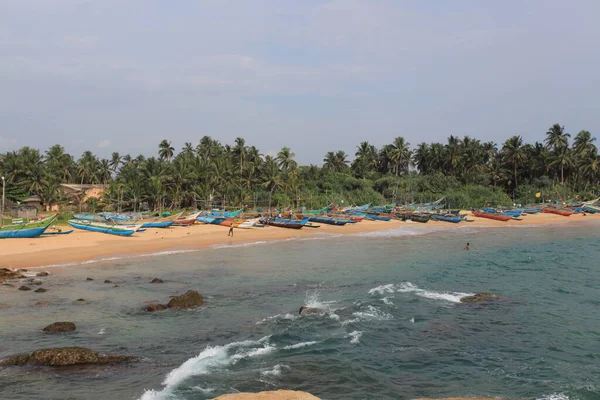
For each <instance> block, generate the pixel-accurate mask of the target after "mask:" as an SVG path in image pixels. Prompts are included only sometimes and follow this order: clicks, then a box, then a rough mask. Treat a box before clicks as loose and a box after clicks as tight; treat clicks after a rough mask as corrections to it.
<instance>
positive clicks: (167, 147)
mask: <svg viewBox="0 0 600 400" xmlns="http://www.w3.org/2000/svg"><path fill="white" fill-rule="evenodd" d="M173 154H175V149H174V148H173V146H171V142H168V141H167V139H163V140H162V142H160V144H159V145H158V156H159V157H160V159H161V160H163V161H167V162H168V161H170V160H171V158H173Z"/></svg>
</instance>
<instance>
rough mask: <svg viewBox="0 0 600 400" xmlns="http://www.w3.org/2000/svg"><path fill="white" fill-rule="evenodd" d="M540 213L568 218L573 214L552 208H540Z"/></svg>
mask: <svg viewBox="0 0 600 400" xmlns="http://www.w3.org/2000/svg"><path fill="white" fill-rule="evenodd" d="M542 211H543V212H545V213H549V214H557V215H562V216H563V217H568V216H570V215H572V214H575V213H574V212H573V211H568V210H561V209H559V208H552V207H544V208H542Z"/></svg>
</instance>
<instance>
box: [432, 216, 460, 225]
mask: <svg viewBox="0 0 600 400" xmlns="http://www.w3.org/2000/svg"><path fill="white" fill-rule="evenodd" d="M431 219H433V220H435V221H443V222H450V223H453V224H458V223H459V222H460V221H462V218H461V217H455V216H454V215H452V214H431Z"/></svg>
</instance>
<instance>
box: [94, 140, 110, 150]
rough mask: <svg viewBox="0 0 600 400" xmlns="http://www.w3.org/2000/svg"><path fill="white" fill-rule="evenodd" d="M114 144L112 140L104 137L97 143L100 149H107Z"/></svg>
mask: <svg viewBox="0 0 600 400" xmlns="http://www.w3.org/2000/svg"><path fill="white" fill-rule="evenodd" d="M111 144H112V141H110V140H108V139H104V140H101V141H99V142H98V144H97V145H96V147H97V148H99V149H106V148H108V147H110V145H111Z"/></svg>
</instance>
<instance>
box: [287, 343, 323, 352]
mask: <svg viewBox="0 0 600 400" xmlns="http://www.w3.org/2000/svg"><path fill="white" fill-rule="evenodd" d="M317 343H318V342H316V341H312V342H302V343H296V344H292V345H289V346H285V347H284V348H283V349H284V350H295V349H301V348H303V347H307V346H312V345H313V344H317Z"/></svg>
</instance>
